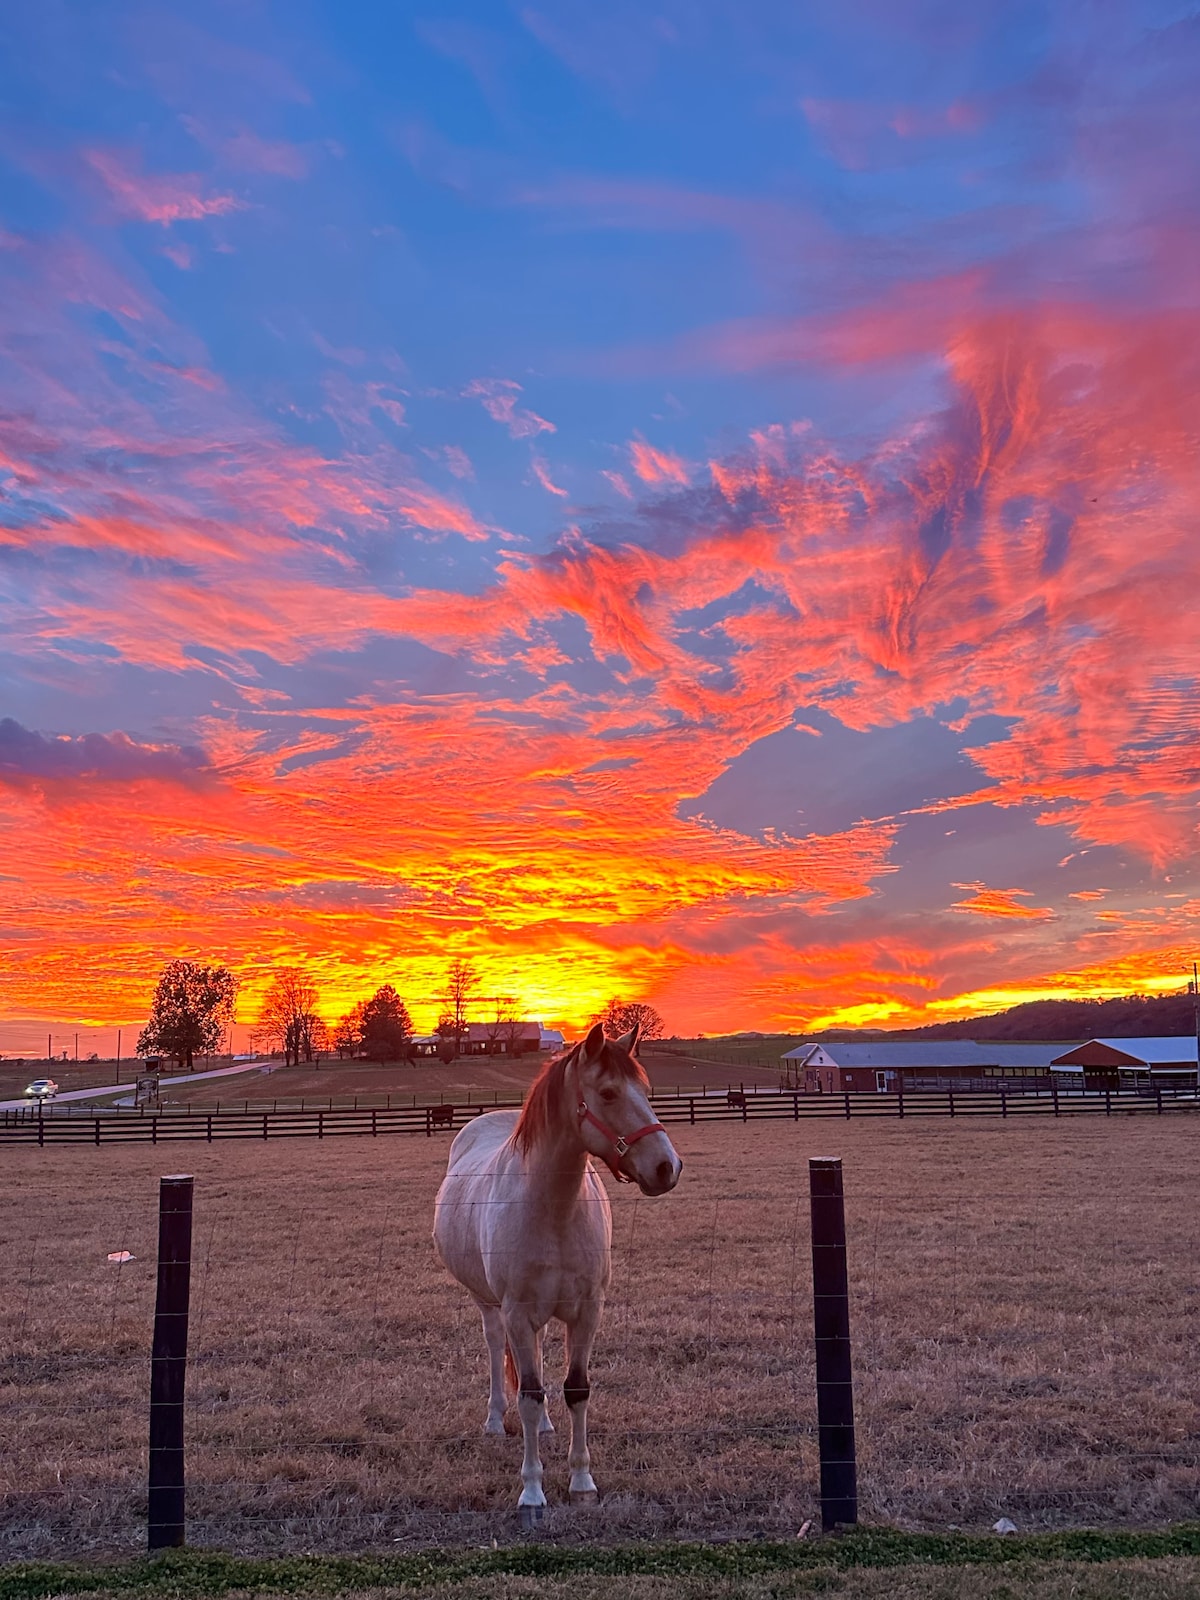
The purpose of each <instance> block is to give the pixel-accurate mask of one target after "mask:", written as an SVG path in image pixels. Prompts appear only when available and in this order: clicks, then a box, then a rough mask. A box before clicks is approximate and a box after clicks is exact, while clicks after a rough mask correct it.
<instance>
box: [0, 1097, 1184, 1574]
mask: <svg viewBox="0 0 1200 1600" xmlns="http://www.w3.org/2000/svg"><path fill="white" fill-rule="evenodd" d="M673 1132H674V1133H675V1134H676V1135H677V1140H676V1142H677V1146H678V1148H679V1152H680V1154H681V1155H682V1157H683V1159H684V1162H685V1170H684V1175H683V1180H682V1182H681V1184H680V1187H679V1189H678V1190H677V1191H676V1192H675V1193H674V1194H673V1195H670V1196H668V1197H666V1198H665V1199H661V1200H647V1199H644V1198H642V1197H640V1196H638V1195H636V1194H631V1193H630V1192H629V1190H622V1191H620V1192H619V1193H616V1194H614V1196H613V1199H614V1224H615V1241H614V1283H613V1289H612V1294H611V1298H610V1303H609V1307H608V1310H607V1313H606V1316H605V1320H604V1323H603V1324H602V1328H601V1332H600V1336H599V1339H598V1341H597V1347H596V1352H595V1355H594V1358H593V1367H592V1384H593V1395H592V1443H593V1458H594V1471H595V1474H596V1478H597V1481H598V1482H599V1484H600V1488H601V1492H602V1495H603V1496H604V1499H603V1501H602V1504H601V1505H600V1506H599V1508H597V1509H595V1510H592V1509H583V1510H579V1509H575V1510H572V1509H570V1508H567V1507H565V1506H563V1505H562V1501H563V1500H564V1499H565V1487H566V1471H565V1461H564V1456H565V1433H566V1430H565V1428H561V1429H560V1432H559V1433H558V1434H557V1435H556V1436H555V1437H554V1438H552V1439H551V1440H549V1442H548V1445H547V1448H546V1449H545V1451H544V1458H545V1460H546V1463H547V1476H546V1487H547V1493H548V1494H549V1496H550V1499H551V1502H552V1507H553V1509H552V1511H551V1513H550V1515H549V1516H548V1518H547V1524H546V1528H547V1533H548V1535H549V1536H550V1537H552V1538H561V1539H565V1540H568V1541H580V1540H595V1539H605V1540H612V1539H616V1540H628V1539H630V1538H660V1539H661V1538H679V1537H704V1538H708V1537H713V1536H723V1537H728V1536H731V1535H762V1534H765V1535H770V1536H778V1537H783V1538H788V1537H792V1536H794V1534H795V1532H796V1530H797V1529H798V1528H799V1527H800V1525H801V1524H802V1523H803V1522H804V1521H805V1520H806V1519H808V1518H811V1517H813V1516H814V1515H815V1514H816V1482H815V1477H816V1472H815V1466H816V1450H815V1438H814V1398H813V1369H812V1342H811V1324H812V1309H811V1299H810V1295H809V1262H808V1254H807V1252H808V1226H807V1188H806V1171H805V1168H806V1159H807V1157H808V1156H809V1155H813V1154H816V1155H822V1154H840V1155H842V1156H843V1158H844V1160H845V1163H846V1190H847V1220H848V1232H849V1245H850V1268H851V1294H852V1303H851V1320H852V1333H853V1337H854V1342H855V1376H856V1391H857V1411H858V1431H859V1463H860V1472H859V1490H860V1510H861V1515H862V1518H863V1520H864V1521H867V1522H875V1523H879V1522H895V1523H899V1524H901V1525H903V1526H909V1527H914V1528H921V1527H925V1528H938V1529H944V1528H947V1527H950V1526H956V1525H957V1526H963V1527H976V1528H980V1527H987V1526H989V1525H990V1524H991V1523H992V1522H993V1521H994V1520H995V1519H996V1518H997V1517H999V1516H1000V1515H1007V1516H1009V1517H1011V1518H1012V1519H1013V1520H1014V1521H1015V1522H1016V1523H1017V1524H1018V1525H1019V1526H1020V1527H1021V1528H1022V1529H1023V1530H1025V1529H1033V1528H1055V1527H1063V1526H1071V1525H1082V1524H1093V1525H1094V1524H1097V1523H1099V1524H1106V1525H1112V1524H1121V1523H1124V1524H1141V1525H1144V1524H1147V1523H1153V1522H1160V1521H1165V1520H1168V1519H1177V1518H1180V1517H1186V1516H1188V1515H1194V1514H1195V1506H1196V1501H1197V1495H1198V1493H1200V1440H1198V1439H1197V1436H1196V1432H1195V1416H1196V1414H1197V1405H1198V1402H1200V1370H1198V1368H1197V1363H1196V1362H1195V1359H1194V1347H1195V1343H1196V1336H1197V1332H1198V1307H1200V1297H1198V1295H1197V1284H1196V1272H1197V1268H1196V1256H1195V1250H1194V1245H1193V1240H1194V1235H1195V1229H1194V1218H1195V1215H1196V1212H1197V1205H1198V1204H1200V1170H1198V1168H1197V1164H1196V1162H1195V1159H1194V1148H1193V1147H1194V1142H1195V1137H1196V1127H1195V1124H1194V1121H1193V1119H1192V1118H1190V1117H1189V1118H1178V1119H1176V1118H1170V1119H1159V1118H1153V1119H1150V1118H1147V1119H1135V1118H1121V1117H1115V1118H1113V1119H1111V1120H1110V1119H1096V1120H1095V1121H1092V1120H1091V1119H1087V1120H1086V1122H1085V1121H1084V1120H1082V1119H1081V1120H1080V1121H1078V1122H1066V1121H1063V1122H1054V1121H1042V1120H1041V1119H1036V1120H1034V1119H1031V1121H1030V1123H1028V1124H1021V1125H1014V1124H1013V1123H1011V1122H1010V1123H1008V1124H1004V1125H1002V1124H1000V1123H999V1122H998V1121H992V1120H990V1119H979V1120H978V1121H974V1122H970V1123H967V1122H961V1121H960V1122H955V1123H948V1122H946V1123H937V1124H932V1123H904V1124H897V1123H891V1122H887V1123H874V1122H865V1121H864V1122H858V1121H856V1122H851V1123H846V1124H844V1125H841V1124H836V1125H822V1126H820V1127H819V1128H818V1127H816V1126H814V1125H812V1124H804V1123H801V1124H799V1125H794V1124H788V1123H780V1124H763V1125H758V1126H755V1125H753V1124H751V1125H749V1126H743V1125H741V1124H737V1123H733V1124H718V1125H709V1126H697V1127H695V1128H688V1127H686V1126H685V1127H680V1128H679V1129H677V1130H673ZM818 1141H820V1142H819V1143H818ZM446 1147H447V1141H445V1140H443V1139H439V1138H435V1139H433V1140H425V1139H413V1140H409V1139H404V1140H399V1139H398V1140H389V1141H379V1142H375V1141H370V1142H369V1143H365V1142H364V1143H359V1142H358V1141H354V1142H349V1141H347V1142H346V1143H342V1144H336V1145H334V1144H316V1143H310V1142H307V1141H305V1142H303V1143H297V1144H294V1145H293V1144H282V1145H278V1146H277V1145H274V1144H270V1145H262V1146H256V1147H254V1148H252V1149H251V1148H246V1147H244V1146H240V1145H228V1146H219V1145H218V1146H212V1147H210V1146H186V1147H183V1146H181V1147H179V1148H178V1149H177V1150H175V1151H172V1152H170V1153H169V1154H168V1153H167V1152H164V1151H162V1150H157V1151H156V1150H154V1149H149V1148H142V1147H136V1146H135V1147H122V1148H120V1149H117V1150H101V1151H92V1150H90V1149H87V1148H83V1149H70V1150H45V1151H37V1150H33V1149H30V1150H25V1149H13V1150H11V1151H7V1152H6V1154H5V1174H6V1181H5V1184H4V1187H3V1194H2V1195H0V1431H2V1432H3V1435H4V1437H5V1439H6V1449H5V1452H4V1455H3V1458H2V1460H0V1551H2V1552H3V1553H4V1555H6V1556H7V1557H9V1558H12V1557H17V1556H35V1555H60V1556H61V1555H68V1554H80V1553H87V1552H94V1551H101V1550H106V1551H107V1550H114V1551H118V1550H119V1551H131V1550H136V1549H137V1548H139V1547H140V1545H141V1543H142V1540H143V1538H144V1523H143V1520H142V1519H143V1516H144V1501H145V1487H144V1486H145V1441H146V1393H147V1386H148V1346H149V1328H150V1316H151V1310H152V1305H153V1295H154V1252H155V1228H156V1214H155V1205H156V1194H157V1177H158V1175H159V1174H160V1173H161V1172H163V1171H165V1170H168V1169H169V1168H170V1166H171V1165H172V1163H173V1162H174V1163H176V1164H182V1165H184V1166H186V1169H187V1170H191V1171H194V1172H195V1174H196V1235H195V1244H194V1266H193V1280H192V1283H193V1287H192V1339H191V1362H190V1370H189V1380H188V1383H189V1389H188V1401H189V1416H188V1429H189V1540H190V1542H191V1543H193V1544H198V1545H210V1546H219V1547H223V1548H226V1549H231V1550H238V1551H244V1552H268V1551H272V1550H297V1549H305V1550H317V1549H325V1550H333V1549H338V1550H351V1549H356V1548H357V1549H365V1548H379V1547H387V1548H396V1547H400V1548H404V1547H407V1546H412V1547H416V1546H420V1545H427V1544H430V1543H448V1544H461V1545H479V1544H484V1545H490V1543H491V1541H492V1539H496V1540H498V1541H499V1542H501V1543H504V1542H506V1541H508V1540H510V1539H512V1538H513V1537H515V1533H516V1517H515V1512H514V1509H513V1507H514V1504H515V1499H516V1489H517V1478H516V1467H517V1462H518V1459H519V1447H518V1444H517V1441H516V1440H515V1439H495V1438H486V1437H484V1435H483V1434H482V1432H481V1431H480V1430H481V1425H482V1422H483V1417H484V1411H485V1407H486V1395H487V1365H486V1359H485V1351H484V1345H483V1340H482V1337H481V1334H480V1330H479V1326H478V1320H477V1317H476V1314H475V1312H474V1310H473V1308H471V1307H470V1306H469V1305H468V1304H467V1302H466V1300H465V1296H464V1295H463V1294H462V1292H461V1291H460V1290H459V1289H458V1288H457V1286H455V1285H454V1284H453V1283H452V1282H451V1281H450V1280H449V1279H448V1277H447V1276H446V1274H445V1273H444V1272H443V1271H442V1269H441V1268H440V1267H439V1266H438V1265H437V1263H436V1261H435V1260H434V1258H433V1255H432V1251H431V1247H430V1243H429V1229H430V1220H431V1208H432V1201H433V1195H434V1193H435V1191H436V1188H437V1185H438V1182H439V1181H440V1178H441V1175H442V1171H443V1168H444V1162H445V1155H446ZM122 1249H124V1250H129V1251H131V1252H132V1253H133V1255H134V1256H135V1257H136V1258H137V1259H136V1260H135V1261H133V1262H130V1263H128V1264H126V1265H124V1266H120V1267H117V1266H112V1265H109V1264H108V1263H107V1261H106V1259H105V1258H106V1255H107V1254H108V1252H110V1251H117V1250H122ZM547 1355H548V1362H547V1367H548V1376H549V1377H550V1378H551V1395H552V1401H551V1409H552V1414H553V1415H554V1416H555V1420H556V1421H558V1422H560V1423H561V1421H562V1405H561V1400H560V1398H559V1396H558V1394H557V1387H556V1384H555V1383H554V1380H555V1379H560V1378H561V1348H560V1345H559V1342H558V1340H557V1339H556V1338H552V1339H550V1341H549V1342H548V1352H547ZM955 1592H957V1591H955ZM963 1592H969V1591H963ZM981 1592H982V1591H981Z"/></svg>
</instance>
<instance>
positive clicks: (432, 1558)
mask: <svg viewBox="0 0 1200 1600" xmlns="http://www.w3.org/2000/svg"><path fill="white" fill-rule="evenodd" d="M1167 1556H1200V1523H1180V1524H1177V1525H1176V1526H1174V1527H1170V1528H1164V1529H1161V1530H1158V1531H1145V1532H1139V1531H1137V1530H1134V1529H1129V1530H1125V1529H1114V1530H1111V1531H1108V1532H1103V1531H1092V1530H1088V1529H1077V1530H1072V1531H1070V1532H1063V1533H1039V1534H1028V1535H1023V1536H1022V1535H1008V1536H1006V1537H1001V1536H1000V1535H997V1534H991V1535H988V1534H982V1535H981V1534H965V1533H945V1534H940V1533H899V1532H895V1531H892V1530H889V1529H873V1530H866V1529H860V1530H856V1531H855V1532H853V1533H847V1534H843V1535H842V1536H841V1537H839V1538H836V1539H815V1540H812V1541H807V1540H806V1541H801V1540H798V1539H796V1540H791V1541H788V1542H787V1543H772V1542H768V1541H766V1540H762V1541H753V1542H750V1541H746V1542H737V1543H729V1544H639V1545H614V1546H608V1545H587V1546H569V1547H564V1546H559V1545H553V1544H542V1543H537V1542H531V1543H529V1544H521V1545H513V1546H510V1547H508V1548H505V1549H502V1550H485V1551H447V1550H430V1551H415V1552H409V1553H406V1554H389V1555H379V1556H371V1555H364V1556H281V1557H266V1558H261V1559H260V1558H255V1557H251V1556H231V1555H223V1554H221V1553H219V1552H216V1551H201V1550H181V1551H173V1552H170V1553H168V1554H165V1555H161V1556H154V1557H149V1556H147V1557H141V1558H139V1559H136V1560H132V1561H121V1562H102V1563H87V1564H84V1563H73V1562H57V1561H30V1562H19V1563H16V1564H14V1565H11V1566H7V1567H0V1600H50V1597H52V1596H55V1595H64V1594H70V1595H75V1594H80V1595H82V1594H88V1593H94V1592H96V1591H105V1592H108V1593H113V1594H120V1595H135V1596H136V1595H154V1596H156V1597H157V1596H161V1597H162V1600H193V1597H197V1600H200V1597H205V1596H216V1595H225V1594H228V1593H230V1591H232V1590H237V1589H243V1590H252V1591H253V1590H260V1591H261V1590H270V1591H274V1592H276V1593H279V1594H296V1595H330V1594H336V1593H337V1592H338V1591H339V1590H342V1589H369V1588H384V1587H392V1588H405V1587H408V1588H428V1587H430V1586H432V1585H435V1584H439V1583H445V1584H450V1583H454V1582H457V1581H460V1580H462V1579H465V1578H486V1577H489V1576H498V1575H500V1574H512V1575H517V1576H521V1577H543V1578H557V1577H569V1576H571V1574H573V1573H587V1574H590V1575H594V1576H598V1577H605V1576H611V1577H632V1576H656V1577H692V1576H711V1577H729V1578H738V1577H749V1576H751V1575H753V1574H762V1573H771V1572H791V1571H796V1570H802V1569H804V1568H806V1567H830V1566H833V1567H839V1568H852V1567H899V1566H913V1565H924V1566H966V1565H978V1566H1003V1565H1008V1564H1009V1563H1011V1562H1018V1561H1025V1562H1029V1561H1039V1562H1044V1561H1086V1562H1102V1561H1128V1560H1133V1559H1135V1558H1141V1559H1154V1558H1162V1557H1167Z"/></svg>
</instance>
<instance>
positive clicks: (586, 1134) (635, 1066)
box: [570, 1023, 683, 1195]
mask: <svg viewBox="0 0 1200 1600" xmlns="http://www.w3.org/2000/svg"><path fill="white" fill-rule="evenodd" d="M640 1031H641V1030H640V1029H639V1028H637V1027H635V1028H633V1029H632V1030H631V1031H630V1032H629V1033H627V1034H625V1035H624V1036H623V1037H622V1038H620V1039H606V1038H605V1037H604V1029H603V1028H602V1027H601V1025H600V1024H599V1023H597V1024H596V1026H595V1027H594V1028H593V1029H592V1031H591V1032H590V1033H589V1034H588V1036H587V1038H586V1039H585V1040H584V1041H583V1043H582V1044H581V1045H579V1046H578V1047H577V1049H576V1051H575V1053H574V1057H573V1060H572V1061H571V1073H570V1076H571V1078H573V1080H574V1082H573V1084H572V1089H573V1092H574V1098H575V1102H576V1106H575V1114H576V1116H577V1117H578V1120H579V1137H580V1138H581V1139H582V1140H583V1143H584V1145H585V1147H586V1148H587V1150H588V1151H589V1153H590V1154H591V1155H594V1156H598V1157H599V1158H600V1160H601V1161H604V1162H606V1163H607V1164H608V1166H609V1168H610V1169H611V1171H612V1172H613V1174H614V1175H615V1176H616V1177H618V1178H625V1179H628V1180H631V1181H632V1182H634V1183H636V1184H637V1186H638V1188H639V1189H640V1190H641V1191H642V1193H643V1194H647V1195H657V1194H666V1193H667V1192H668V1191H669V1190H671V1189H673V1188H674V1187H675V1185H676V1184H677V1183H678V1182H679V1174H680V1173H681V1172H682V1171H683V1162H682V1161H680V1159H679V1157H678V1155H676V1153H675V1147H674V1145H673V1144H672V1143H671V1141H670V1139H668V1138H667V1134H666V1129H665V1128H663V1126H662V1124H661V1123H659V1122H658V1121H657V1119H656V1118H655V1115H654V1112H653V1110H652V1109H651V1106H650V1100H649V1095H648V1091H649V1088H650V1082H649V1079H648V1078H647V1077H646V1073H645V1071H644V1069H643V1067H642V1064H641V1062H640V1061H639V1060H638V1058H637V1046H638V1037H639V1034H640Z"/></svg>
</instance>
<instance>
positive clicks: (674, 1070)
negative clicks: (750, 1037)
mask: <svg viewBox="0 0 1200 1600" xmlns="http://www.w3.org/2000/svg"><path fill="white" fill-rule="evenodd" d="M546 1059H547V1058H546V1057H545V1056H537V1055H530V1056H519V1057H517V1058H516V1059H515V1060H513V1061H507V1060H505V1058H504V1057H503V1056H460V1057H459V1058H458V1059H457V1060H455V1061H451V1062H449V1063H443V1062H441V1061H437V1060H430V1059H427V1058H423V1059H420V1060H417V1061H392V1062H375V1061H339V1060H337V1059H336V1057H333V1058H331V1057H326V1058H325V1060H323V1061H321V1062H316V1063H313V1064H311V1065H310V1064H301V1065H300V1066H296V1067H285V1066H284V1065H283V1064H282V1063H281V1062H275V1063H273V1064H271V1063H264V1065H270V1066H271V1070H270V1071H269V1072H250V1073H246V1074H245V1075H239V1076H237V1077H233V1078H219V1079H211V1078H210V1079H208V1080H206V1081H201V1082H200V1083H188V1082H187V1080H186V1079H183V1080H178V1081H176V1082H173V1083H172V1084H171V1085H170V1087H169V1089H164V1092H163V1104H164V1105H186V1104H188V1103H189V1102H191V1103H192V1104H193V1105H195V1106H200V1105H206V1106H211V1105H212V1104H213V1103H214V1102H215V1101H216V1100H217V1099H219V1100H220V1102H221V1104H222V1105H223V1106H225V1105H241V1104H242V1102H243V1101H249V1102H250V1104H252V1105H255V1106H259V1107H261V1106H263V1105H267V1106H270V1105H271V1104H272V1103H274V1102H275V1101H278V1102H279V1104H281V1105H282V1104H283V1103H284V1102H286V1103H287V1104H289V1105H291V1104H293V1103H296V1104H298V1103H299V1102H300V1101H301V1100H305V1101H307V1102H308V1103H309V1104H319V1103H320V1102H321V1101H322V1100H326V1101H328V1100H329V1099H330V1098H332V1100H333V1102H334V1104H335V1105H337V1104H339V1103H347V1102H348V1101H349V1100H351V1099H354V1098H357V1099H359V1101H360V1103H361V1104H363V1105H371V1104H374V1103H375V1102H376V1101H378V1102H379V1104H380V1105H382V1104H383V1103H384V1101H385V1099H386V1098H387V1097H388V1096H389V1095H390V1096H391V1097H392V1100H393V1104H399V1103H400V1102H401V1100H402V1099H403V1100H404V1101H405V1103H407V1097H409V1096H415V1097H416V1099H417V1103H418V1104H420V1105H424V1104H426V1103H427V1102H429V1101H437V1100H439V1099H446V1100H449V1101H455V1102H460V1103H464V1104H465V1103H466V1102H467V1101H468V1099H470V1100H474V1101H476V1102H478V1101H481V1100H490V1099H491V1098H492V1096H493V1095H498V1096H499V1098H500V1100H501V1101H502V1102H503V1101H504V1100H508V1101H509V1102H510V1103H511V1102H513V1101H515V1100H518V1099H520V1097H521V1096H522V1095H523V1094H524V1093H525V1091H526V1089H528V1087H529V1085H530V1083H531V1082H532V1081H533V1079H534V1078H535V1077H536V1076H537V1074H538V1073H539V1072H540V1071H541V1069H542V1067H543V1066H544V1065H545V1063H546ZM643 1065H644V1066H645V1068H646V1072H647V1074H648V1076H649V1078H650V1082H651V1084H652V1085H653V1087H654V1088H655V1089H658V1090H661V1091H663V1092H665V1093H674V1091H675V1089H676V1088H678V1089H679V1090H680V1092H681V1093H683V1094H689V1093H691V1094H700V1093H701V1092H703V1091H704V1090H705V1089H724V1088H726V1087H727V1086H728V1085H730V1084H732V1086H733V1087H734V1088H735V1089H736V1088H737V1087H738V1085H739V1083H740V1082H742V1081H744V1082H745V1083H746V1084H747V1086H749V1085H751V1084H753V1083H756V1082H762V1083H763V1084H764V1085H767V1086H769V1087H770V1088H772V1089H773V1088H775V1087H776V1086H777V1084H778V1081H779V1071H778V1063H776V1064H775V1067H774V1068H773V1069H772V1070H771V1071H770V1072H767V1071H765V1070H753V1071H748V1070H746V1069H744V1068H743V1067H742V1066H739V1065H731V1064H730V1063H728V1062H721V1061H709V1060H699V1059H696V1060H693V1059H691V1058H680V1057H678V1056H664V1055H658V1054H656V1053H655V1052H654V1051H653V1050H652V1049H648V1050H647V1051H646V1052H645V1055H644V1059H643Z"/></svg>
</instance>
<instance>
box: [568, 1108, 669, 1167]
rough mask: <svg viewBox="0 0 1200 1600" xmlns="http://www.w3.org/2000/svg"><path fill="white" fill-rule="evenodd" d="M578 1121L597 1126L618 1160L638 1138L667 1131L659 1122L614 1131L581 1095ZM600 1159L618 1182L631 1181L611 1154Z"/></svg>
mask: <svg viewBox="0 0 1200 1600" xmlns="http://www.w3.org/2000/svg"><path fill="white" fill-rule="evenodd" d="M579 1121H580V1123H581V1124H582V1123H584V1122H590V1123H591V1125H592V1127H593V1128H598V1129H599V1130H600V1132H601V1133H602V1134H603V1135H604V1137H605V1138H606V1139H607V1140H608V1142H609V1144H610V1145H612V1147H613V1149H614V1150H615V1151H616V1152H617V1161H620V1160H621V1159H622V1157H623V1156H625V1155H627V1154H628V1153H629V1147H630V1146H631V1145H635V1144H636V1143H637V1142H638V1140H639V1139H644V1138H645V1137H646V1135H647V1134H650V1133H666V1131H667V1130H666V1129H665V1128H664V1127H663V1125H662V1123H661V1122H648V1123H647V1124H646V1126H645V1127H644V1128H639V1129H638V1130H637V1132H636V1133H614V1132H613V1131H612V1129H611V1128H610V1127H609V1126H608V1125H607V1123H604V1122H601V1121H600V1118H599V1117H598V1116H597V1115H596V1113H595V1112H594V1111H591V1110H589V1108H588V1103H587V1101H586V1100H585V1099H584V1098H583V1097H582V1095H581V1096H580V1099H579ZM601 1159H602V1160H603V1161H604V1163H605V1165H606V1166H607V1167H608V1170H609V1171H610V1172H611V1173H612V1175H613V1177H614V1178H615V1179H616V1180H617V1182H618V1183H632V1182H633V1179H632V1178H627V1177H626V1176H625V1174H624V1173H623V1172H622V1171H621V1169H620V1167H618V1166H617V1161H614V1160H613V1158H612V1157H611V1156H607V1155H606V1156H602V1157H601Z"/></svg>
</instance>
